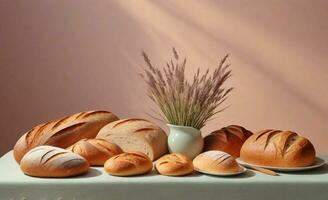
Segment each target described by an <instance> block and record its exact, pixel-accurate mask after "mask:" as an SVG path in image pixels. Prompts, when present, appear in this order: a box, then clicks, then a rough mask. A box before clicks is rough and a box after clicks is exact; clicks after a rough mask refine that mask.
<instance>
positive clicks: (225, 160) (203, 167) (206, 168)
mask: <svg viewBox="0 0 328 200" xmlns="http://www.w3.org/2000/svg"><path fill="white" fill-rule="evenodd" d="M193 165H194V168H195V170H197V171H202V172H208V173H213V174H216V173H221V174H222V173H236V172H239V171H240V170H241V167H240V165H239V164H238V163H237V161H236V160H235V158H234V157H233V156H231V155H229V154H228V153H226V152H223V151H216V150H213V151H206V152H204V153H201V154H199V155H198V156H196V158H195V159H194V160H193Z"/></svg>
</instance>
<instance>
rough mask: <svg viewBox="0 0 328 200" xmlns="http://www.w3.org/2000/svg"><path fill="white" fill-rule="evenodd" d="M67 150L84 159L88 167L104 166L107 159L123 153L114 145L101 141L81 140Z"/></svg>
mask: <svg viewBox="0 0 328 200" xmlns="http://www.w3.org/2000/svg"><path fill="white" fill-rule="evenodd" d="M67 150H69V151H72V152H73V153H76V154H79V155H80V156H82V157H84V158H85V159H86V160H87V161H88V162H89V164H90V165H95V166H97V165H98V166H99V165H104V163H105V162H106V160H108V159H109V158H111V157H113V156H115V155H118V154H121V153H123V151H122V149H121V148H120V147H119V146H117V145H116V144H113V143H110V142H107V141H106V140H103V139H82V140H80V141H78V142H77V143H75V144H73V145H72V146H70V147H68V148H67Z"/></svg>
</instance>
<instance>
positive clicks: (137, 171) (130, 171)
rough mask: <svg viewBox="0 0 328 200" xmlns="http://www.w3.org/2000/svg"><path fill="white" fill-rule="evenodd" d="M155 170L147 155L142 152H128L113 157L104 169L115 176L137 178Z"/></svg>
mask: <svg viewBox="0 0 328 200" xmlns="http://www.w3.org/2000/svg"><path fill="white" fill-rule="evenodd" d="M152 168H153V163H152V162H151V160H150V159H149V157H148V156H147V155H145V154H144V153H141V152H126V153H122V154H119V155H116V156H113V157H111V158H110V159H108V160H107V161H106V162H105V165H104V169H105V171H106V172H107V173H109V174H110V175H113V176H136V175H141V174H146V173H148V172H150V171H151V170H152Z"/></svg>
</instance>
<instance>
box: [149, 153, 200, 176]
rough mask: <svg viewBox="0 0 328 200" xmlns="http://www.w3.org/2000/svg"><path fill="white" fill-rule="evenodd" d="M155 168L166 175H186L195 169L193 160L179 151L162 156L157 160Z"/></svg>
mask: <svg viewBox="0 0 328 200" xmlns="http://www.w3.org/2000/svg"><path fill="white" fill-rule="evenodd" d="M155 168H156V170H157V171H158V173H160V174H162V175H165V176H184V175H187V174H191V173H192V172H193V171H194V168H193V166H192V161H191V160H190V159H189V158H188V157H187V156H185V155H183V154H179V153H171V154H167V155H164V156H162V157H161V158H159V159H158V160H157V161H156V164H155Z"/></svg>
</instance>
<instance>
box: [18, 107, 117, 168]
mask: <svg viewBox="0 0 328 200" xmlns="http://www.w3.org/2000/svg"><path fill="white" fill-rule="evenodd" d="M115 120H118V118H117V117H116V116H115V115H114V114H112V113H110V112H107V111H89V112H81V113H77V114H74V115H70V116H67V117H64V118H61V119H58V120H54V121H51V122H48V123H45V124H41V125H38V126H36V127H34V128H32V129H31V130H30V131H28V132H27V133H25V134H24V135H23V136H22V137H20V138H19V140H18V141H17V143H16V145H15V147H14V157H15V159H16V161H17V162H18V163H19V162H20V160H21V158H22V157H23V156H24V155H25V153H26V152H27V151H29V150H30V149H32V148H34V147H37V146H40V145H50V146H56V147H61V148H67V147H68V146H70V145H72V144H74V143H75V142H77V141H79V140H81V139H83V138H94V137H96V135H97V133H98V131H99V130H100V129H101V128H102V127H103V126H104V125H106V124H108V123H109V122H112V121H115Z"/></svg>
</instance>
